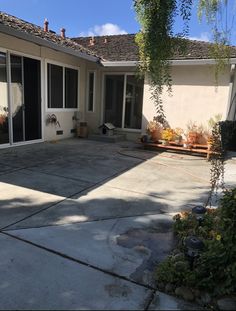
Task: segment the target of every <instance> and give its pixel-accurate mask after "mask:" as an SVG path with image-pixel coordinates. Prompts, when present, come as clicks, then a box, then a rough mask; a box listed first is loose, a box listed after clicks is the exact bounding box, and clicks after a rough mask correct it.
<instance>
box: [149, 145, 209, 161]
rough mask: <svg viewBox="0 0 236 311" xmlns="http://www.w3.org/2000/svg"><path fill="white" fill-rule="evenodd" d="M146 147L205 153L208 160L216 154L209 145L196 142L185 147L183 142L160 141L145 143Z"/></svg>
mask: <svg viewBox="0 0 236 311" xmlns="http://www.w3.org/2000/svg"><path fill="white" fill-rule="evenodd" d="M143 145H144V148H148V147H151V148H156V149H162V150H172V151H176V152H178V151H179V152H184V153H190V154H198V155H203V156H206V157H207V160H209V159H210V156H211V155H212V154H215V152H213V151H211V150H210V149H209V148H208V146H207V145H201V144H194V145H191V146H188V147H184V146H183V144H177V143H175V142H172V141H170V142H169V144H168V145H162V144H160V143H152V142H150V143H149V142H148V143H143Z"/></svg>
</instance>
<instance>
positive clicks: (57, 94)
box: [48, 64, 63, 108]
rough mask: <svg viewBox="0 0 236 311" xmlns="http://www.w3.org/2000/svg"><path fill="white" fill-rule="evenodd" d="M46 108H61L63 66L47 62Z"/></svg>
mask: <svg viewBox="0 0 236 311" xmlns="http://www.w3.org/2000/svg"><path fill="white" fill-rule="evenodd" d="M48 108H63V67H61V66H56V65H51V64H48Z"/></svg>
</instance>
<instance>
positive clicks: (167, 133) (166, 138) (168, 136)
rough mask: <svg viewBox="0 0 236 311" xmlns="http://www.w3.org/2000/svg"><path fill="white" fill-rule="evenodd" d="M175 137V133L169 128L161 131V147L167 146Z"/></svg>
mask: <svg viewBox="0 0 236 311" xmlns="http://www.w3.org/2000/svg"><path fill="white" fill-rule="evenodd" d="M174 137H175V131H174V130H173V129H171V128H166V129H164V130H163V131H162V139H163V142H162V144H163V145H168V144H169V142H170V141H171V140H173V139H174Z"/></svg>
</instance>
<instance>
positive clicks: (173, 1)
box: [134, 0, 192, 124]
mask: <svg viewBox="0 0 236 311" xmlns="http://www.w3.org/2000/svg"><path fill="white" fill-rule="evenodd" d="M191 7H192V0H148V1H147V0H135V1H134V8H135V10H136V13H137V17H138V20H139V22H140V24H141V26H142V30H141V32H139V33H138V34H137V35H136V43H137V44H138V46H139V52H140V65H139V72H140V73H141V74H144V73H146V72H148V74H149V79H150V86H151V94H152V100H153V101H154V104H155V107H156V119H157V121H159V122H160V123H162V124H165V123H166V117H165V113H164V109H163V103H162V99H161V95H162V93H163V88H164V86H166V87H167V91H168V93H169V94H171V85H172V78H171V68H170V60H171V59H172V56H173V54H174V53H175V51H176V47H178V49H181V50H182V51H184V49H185V48H186V41H185V40H183V38H184V37H185V36H186V35H187V34H188V21H189V19H190V17H191ZM177 15H179V16H181V17H182V19H183V21H184V27H183V31H182V33H179V34H177V35H175V36H174V31H173V26H174V21H175V18H176V17H177Z"/></svg>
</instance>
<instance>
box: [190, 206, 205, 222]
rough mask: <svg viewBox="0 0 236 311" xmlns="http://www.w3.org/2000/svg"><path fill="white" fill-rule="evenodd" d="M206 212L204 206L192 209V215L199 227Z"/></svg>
mask: <svg viewBox="0 0 236 311" xmlns="http://www.w3.org/2000/svg"><path fill="white" fill-rule="evenodd" d="M206 212H207V209H206V208H205V207H204V206H201V205H199V206H195V207H194V208H193V209H192V214H193V215H194V216H195V217H196V219H197V220H198V222H199V226H200V225H201V223H202V222H203V219H204V216H205V214H206Z"/></svg>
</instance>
